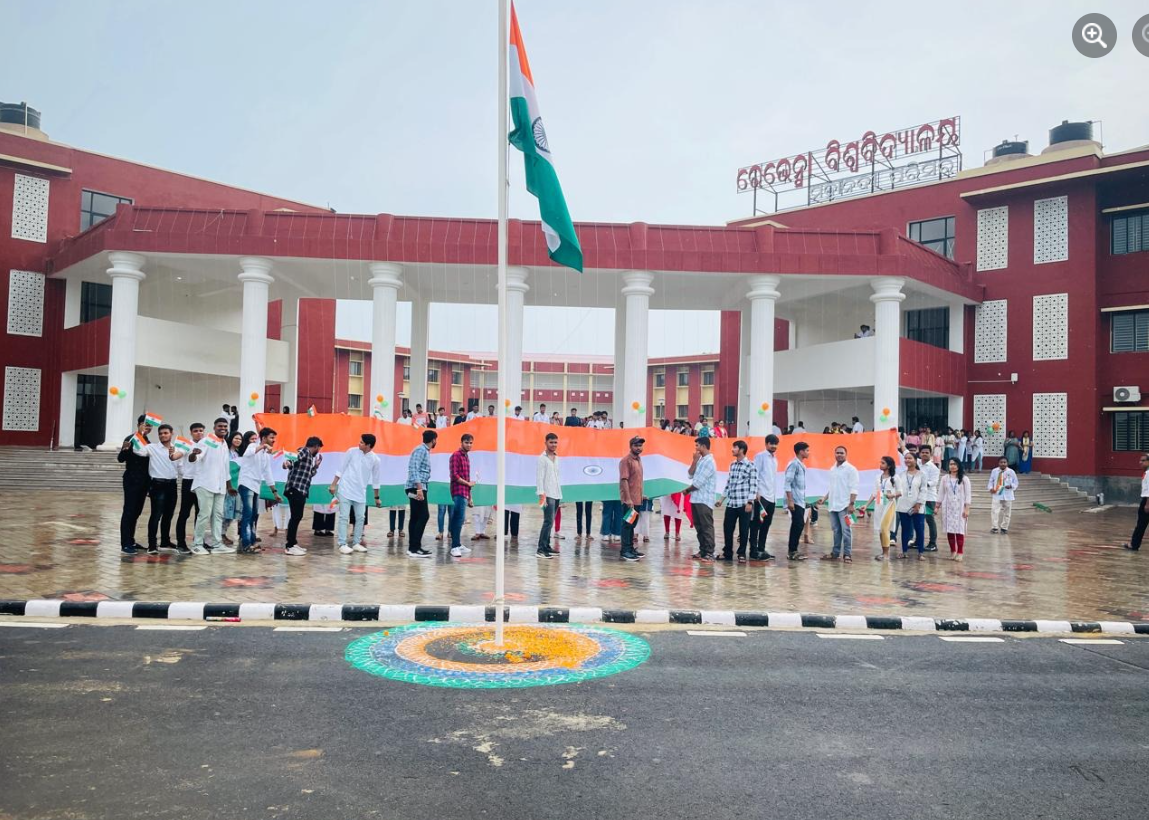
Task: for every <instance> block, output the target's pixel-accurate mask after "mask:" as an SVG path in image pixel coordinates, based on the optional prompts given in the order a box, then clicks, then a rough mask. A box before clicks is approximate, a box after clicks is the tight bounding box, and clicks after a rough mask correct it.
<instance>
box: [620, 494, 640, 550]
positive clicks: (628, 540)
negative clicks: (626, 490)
mask: <svg viewBox="0 0 1149 820" xmlns="http://www.w3.org/2000/svg"><path fill="white" fill-rule="evenodd" d="M633 509H634V507H632V506H631V505H630V504H623V505H622V547H621V549H620V550H619V551H620V552H621V553H622V554H623V555H629V554H630V553H632V552H635V549H634V528H635V527H637V526H638V519H637V518H636V519H634V523H633V524H628V523H627V521H626V517H627V516H628V515H630V511H631V510H633Z"/></svg>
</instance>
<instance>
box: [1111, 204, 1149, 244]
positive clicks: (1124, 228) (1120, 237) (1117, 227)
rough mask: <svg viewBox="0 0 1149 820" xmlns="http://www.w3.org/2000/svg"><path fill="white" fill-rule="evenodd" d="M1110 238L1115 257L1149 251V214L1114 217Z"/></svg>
mask: <svg viewBox="0 0 1149 820" xmlns="http://www.w3.org/2000/svg"><path fill="white" fill-rule="evenodd" d="M1109 236H1110V246H1109V247H1110V251H1111V252H1112V253H1113V254H1114V255H1119V254H1123V253H1138V252H1139V251H1149V212H1145V213H1136V214H1130V215H1128V216H1126V215H1122V216H1115V217H1113V219H1112V221H1111V222H1110V223H1109Z"/></svg>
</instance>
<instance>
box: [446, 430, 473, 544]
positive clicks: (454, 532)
mask: <svg viewBox="0 0 1149 820" xmlns="http://www.w3.org/2000/svg"><path fill="white" fill-rule="evenodd" d="M474 444H475V437H474V436H473V435H471V434H470V433H464V434H463V437H462V438H461V439H459V449H458V450H456V451H455V452H454V453H452V454H451V461H450V463H449V464H448V473H449V475H450V480H451V524H450V527H449V532H450V536H451V557H453V558H462V557H463V556H464V555H466V554H467V553H469V552H470V551H471V549H470V547H464V546H463V541H462V534H463V522H464V521H466V519H467V508H468V507H470V506H471V505H472V501H471V489H472V488H473V487H474V486H475V484H476V483H477V482H475V481H472V480H471V457H470V455H469V453H470V452H471V447H473V446H474Z"/></svg>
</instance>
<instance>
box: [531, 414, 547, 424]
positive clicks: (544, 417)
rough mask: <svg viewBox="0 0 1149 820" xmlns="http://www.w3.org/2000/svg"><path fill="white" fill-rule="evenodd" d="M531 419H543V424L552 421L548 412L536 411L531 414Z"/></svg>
mask: <svg viewBox="0 0 1149 820" xmlns="http://www.w3.org/2000/svg"><path fill="white" fill-rule="evenodd" d="M531 421H541V422H542V423H543V424H548V423H550V417H549V416H548V415H547V414H546V413H535V414H534V415H533V416H531Z"/></svg>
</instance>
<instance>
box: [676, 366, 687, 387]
mask: <svg viewBox="0 0 1149 820" xmlns="http://www.w3.org/2000/svg"><path fill="white" fill-rule="evenodd" d="M689 384H690V371H689V370H679V371H678V386H679V387H686V386H687V385H689Z"/></svg>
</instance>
